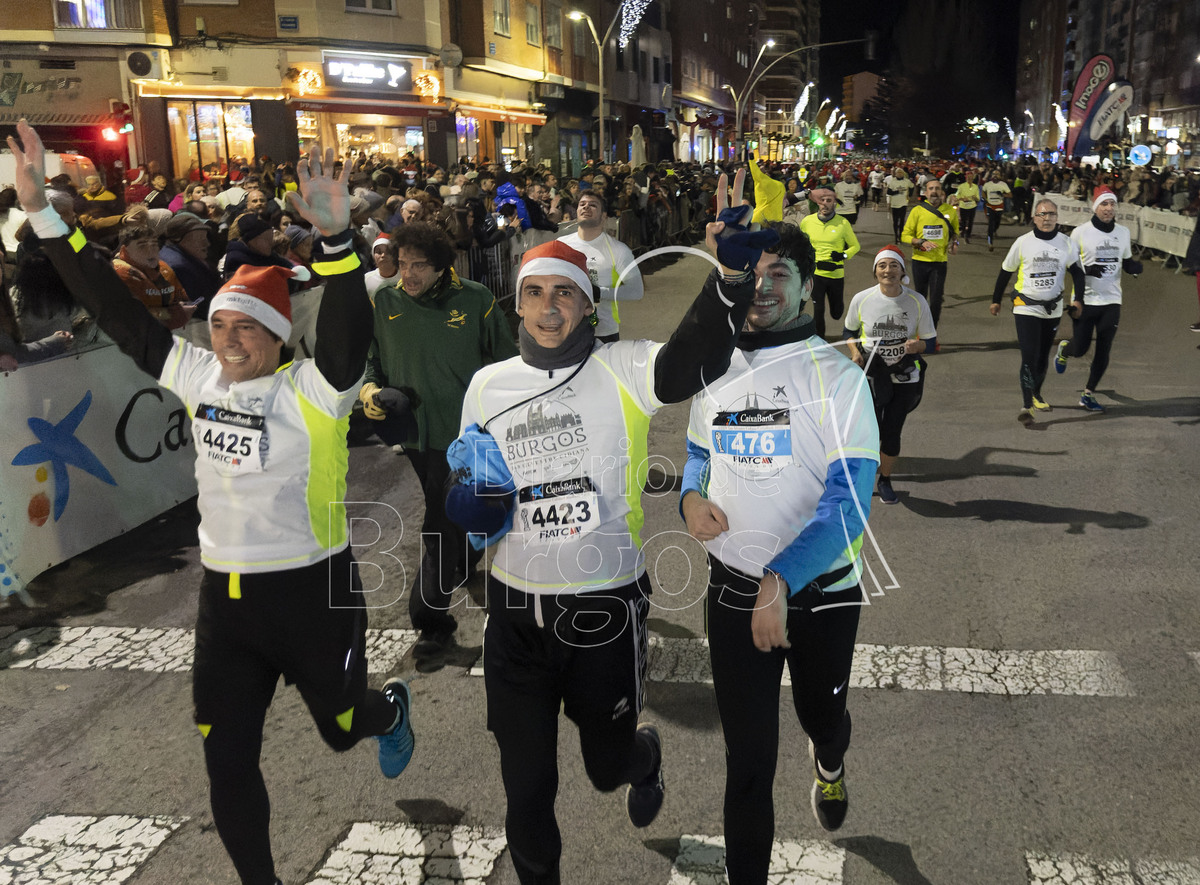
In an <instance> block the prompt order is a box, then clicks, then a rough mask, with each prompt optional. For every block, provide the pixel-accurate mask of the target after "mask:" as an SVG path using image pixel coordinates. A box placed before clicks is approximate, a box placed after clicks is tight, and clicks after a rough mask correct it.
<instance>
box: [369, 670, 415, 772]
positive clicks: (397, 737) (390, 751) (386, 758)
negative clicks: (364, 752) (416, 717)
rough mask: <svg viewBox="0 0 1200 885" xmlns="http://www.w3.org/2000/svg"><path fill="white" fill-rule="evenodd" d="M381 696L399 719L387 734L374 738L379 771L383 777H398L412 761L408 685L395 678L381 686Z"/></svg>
mask: <svg viewBox="0 0 1200 885" xmlns="http://www.w3.org/2000/svg"><path fill="white" fill-rule="evenodd" d="M383 695H384V697H386V698H387V699H388V700H389V701H391V702H392V703H393V704H395V705H396V709H398V710H399V711H400V719H399V721H398V722H397V723H396V725H395V726H394V727H393V728H392V730H391V731H389V732H388V733H387V734H380V735H376V736H375V740H377V741H379V770H380V771H382V772H383V776H384V777H399V776H400V774H401V773H402V772H403V771H404V769H406V768H407V767H408V763H409V760H410V759H412V754H413V744H414V743H415V738H414V737H413V730H412V714H411V712H410V711H411V709H412V694H411V693H410V692H409V690H408V683H407V682H405V681H404V680H403V679H401V678H399V677H396V678H395V679H389V680H388V681H387V682H386V683H385V684H384V686H383Z"/></svg>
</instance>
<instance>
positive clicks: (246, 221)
mask: <svg viewBox="0 0 1200 885" xmlns="http://www.w3.org/2000/svg"><path fill="white" fill-rule="evenodd" d="M233 223H234V224H236V225H237V229H238V235H239V236H240V237H241V240H242V242H243V243H248V242H250V241H251V240H253V239H254V238H255V237H258V236H261V235H262V234H264V233H266V232H267V231H269V230H270V229H271V225H270V224H268V223H267V222H265V221H263V219H262V217H261V216H260V215H258V214H257V213H254V212H243V213H242V214H241V215H239V216H238V217H237V218H236V219H235V220H234V222H233Z"/></svg>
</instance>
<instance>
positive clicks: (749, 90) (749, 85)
mask: <svg viewBox="0 0 1200 885" xmlns="http://www.w3.org/2000/svg"><path fill="white" fill-rule="evenodd" d="M850 43H866V44H867V57H868V58H869V59H870V58H874V55H875V51H874V46H875V34H874V32H871V31H868V32H867V36H866V37H860V38H858V39H857V40H834V41H832V42H830V43H811V44H809V45H808V46H801V47H800V48H799V49H792V50H789V51H788V52H785V53H783V54H782V55H780V56H779V57H778V58H774V59H772V60H771V62H770V64H768V65H766V66H764V67H763V69H762V70H761V71H759V72H758V74H757V75H755V74H754V66H755V65H757V64H758V59H755V60H754V64H753V65H751V66H750V74H749V75H748V76H747V78H746V85H745V86H744V87H742V93H741V97H742V100H743V101H745V99H746V96H747V95H752V94H753V93H754V87H755V86H757V85H758V81H759V80H761V79H762V78H763V77H765V76H766V74H767V71H769V70H771V68H773V67H775V65H777V64H779V63H780V62H781V61H783V60H784V59H785V58H790V57H791V56H793V55H796V54H797V53H799V52H806V51H808V50H809V49H821V48H823V47H825V46H846V45H848V44H850ZM764 49H765V47H764ZM762 54H763V50H762V49H760V50H759V51H758V58H762ZM752 78H753V79H752ZM725 88H726V89H728V90H729V91H730V93H732V94H733V96H734V103H735V104H736V103H737V93H735V92H734V91H733V87H731V86H729V85H726V86H725ZM828 101H829V99H825V101H824V102H822V103H821V107H822V108H823V107H825V103H826V102H828ZM820 112H821V110H820V108H818V109H817V113H818V114H820ZM741 128H742V115H741V114H740V113H739V114H738V141H739V146H740V142H741Z"/></svg>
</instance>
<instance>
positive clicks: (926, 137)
mask: <svg viewBox="0 0 1200 885" xmlns="http://www.w3.org/2000/svg"><path fill="white" fill-rule="evenodd" d="M921 134H922V135H924V136H925V158H926V159H929V133H928V132H926V131H925V130H924V129H922V130H921Z"/></svg>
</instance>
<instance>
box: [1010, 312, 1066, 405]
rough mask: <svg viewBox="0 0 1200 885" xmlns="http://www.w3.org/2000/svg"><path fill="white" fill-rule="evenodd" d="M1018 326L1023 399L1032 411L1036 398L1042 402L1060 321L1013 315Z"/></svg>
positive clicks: (1053, 318)
mask: <svg viewBox="0 0 1200 885" xmlns="http://www.w3.org/2000/svg"><path fill="white" fill-rule="evenodd" d="M1013 319H1014V320H1016V322H1017V345H1018V346H1019V347H1020V348H1021V376H1020V377H1021V398H1022V400H1023V401H1024V403H1025V408H1027V409H1031V408H1033V398H1034V396H1037V398H1038V399H1041V398H1042V384H1043V382H1045V380H1046V370H1047V369H1049V368H1050V350H1051V349H1052V348H1053V347H1054V340H1055V335H1056V334H1057V333H1058V321H1059V317H1031V316H1025V315H1024V314H1019V313H1018V314H1013Z"/></svg>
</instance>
